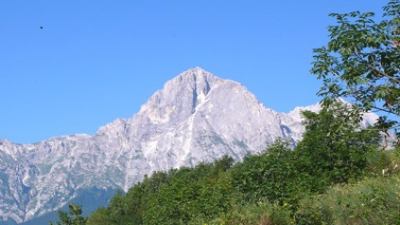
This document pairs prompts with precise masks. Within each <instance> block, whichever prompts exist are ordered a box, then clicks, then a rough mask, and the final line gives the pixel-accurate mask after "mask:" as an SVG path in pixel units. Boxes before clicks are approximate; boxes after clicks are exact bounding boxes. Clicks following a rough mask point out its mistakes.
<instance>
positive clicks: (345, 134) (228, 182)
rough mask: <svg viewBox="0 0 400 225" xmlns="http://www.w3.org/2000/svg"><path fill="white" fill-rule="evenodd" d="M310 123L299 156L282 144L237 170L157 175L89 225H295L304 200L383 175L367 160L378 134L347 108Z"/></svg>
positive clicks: (225, 163)
mask: <svg viewBox="0 0 400 225" xmlns="http://www.w3.org/2000/svg"><path fill="white" fill-rule="evenodd" d="M304 116H305V118H306V121H307V123H306V134H305V136H304V139H303V141H301V142H300V143H299V144H298V146H297V147H295V148H294V149H292V148H290V147H289V145H288V144H286V143H285V142H283V141H279V140H278V141H277V142H276V143H275V144H273V145H272V146H270V147H269V148H268V149H267V150H266V151H265V152H263V153H261V154H259V155H252V156H247V157H246V158H245V159H244V160H243V161H242V162H239V163H236V164H233V161H232V159H231V158H229V157H224V158H223V159H220V160H218V161H216V162H214V163H210V164H201V165H198V166H196V167H195V168H181V169H173V170H170V171H168V172H157V173H154V174H153V175H152V176H151V177H146V178H145V179H144V180H143V182H141V183H139V184H137V185H135V186H134V187H133V188H131V189H130V190H129V192H128V193H126V194H122V193H120V194H117V195H116V196H115V197H114V198H113V199H112V200H111V202H110V204H109V206H108V207H107V208H101V209H98V210H97V211H96V212H94V213H93V214H92V215H90V216H89V218H88V219H87V222H86V223H85V224H87V225H141V224H170V225H177V224H182V225H183V224H257V223H258V222H255V221H265V223H266V224H289V223H291V222H290V221H294V218H295V217H294V216H295V215H296V212H297V211H298V210H299V209H300V207H301V205H302V204H303V203H302V201H303V199H307V198H310V196H314V195H318V194H322V193H324V192H325V191H326V190H327V189H328V188H329V187H330V186H331V185H334V184H344V183H346V182H348V181H349V180H357V179H359V178H361V177H362V176H364V175H365V173H369V174H372V172H371V171H376V170H379V169H381V167H376V168H373V167H371V166H369V165H370V164H371V163H370V162H369V160H368V159H369V158H372V157H371V156H372V155H376V153H378V150H377V149H378V142H379V138H378V137H379V134H378V132H377V130H376V129H361V127H360V126H359V124H360V123H359V122H360V121H359V117H358V115H357V114H353V113H352V110H351V108H349V106H345V105H341V104H339V103H338V104H335V105H333V106H331V107H330V108H325V109H323V110H322V111H321V112H320V113H312V112H305V113H304ZM378 158H379V157H378ZM373 161H374V162H375V161H378V160H377V159H374V160H373ZM385 165H386V164H385ZM368 171H369V172H368ZM66 224H67V223H66ZM62 225H64V224H62Z"/></svg>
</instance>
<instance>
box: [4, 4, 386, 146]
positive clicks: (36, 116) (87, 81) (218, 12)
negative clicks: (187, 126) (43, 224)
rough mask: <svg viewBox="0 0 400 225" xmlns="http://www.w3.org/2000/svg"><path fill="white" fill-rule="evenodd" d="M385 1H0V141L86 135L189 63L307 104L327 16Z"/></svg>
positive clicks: (279, 103)
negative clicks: (312, 68)
mask: <svg viewBox="0 0 400 225" xmlns="http://www.w3.org/2000/svg"><path fill="white" fill-rule="evenodd" d="M384 4H385V1H381V0H379V1H378V0H370V1H365V0H329V1H317V0H305V1H299V0H287V1H280V0H275V1H272V0H271V1H267V0H258V1H253V0H241V1H239V0H237V1H236V0H230V1H228V0H225V1H222V0H179V1H178V0H159V1H153V0H129V1H128V0H126V1H123V0H118V1H111V0H108V1H103V0H85V1H82V0H68V1H54V0H30V1H26V0H2V1H0V139H9V140H11V141H14V142H18V143H29V142H36V141H39V140H42V139H45V138H48V137H52V136H57V135H64V134H72V133H89V134H93V133H94V132H95V131H96V129H97V128H98V127H99V126H101V125H103V124H106V123H108V122H110V121H112V120H114V119H116V118H117V117H123V118H126V117H130V116H131V115H133V114H134V113H135V112H137V110H138V109H139V107H140V105H141V104H143V103H144V102H145V101H146V99H147V98H148V97H149V96H150V95H151V94H152V93H153V92H154V91H155V90H157V89H159V88H161V87H162V85H163V83H164V82H165V81H167V80H169V79H170V78H172V77H173V76H175V75H177V74H178V73H180V72H182V71H184V70H186V69H188V68H190V67H194V66H201V67H203V68H205V69H207V70H209V71H211V72H213V73H215V74H217V75H219V76H221V77H223V78H229V79H232V80H237V81H239V82H241V83H243V84H244V85H245V86H247V87H248V89H249V90H250V91H252V92H253V93H254V94H256V95H257V96H258V98H259V100H260V101H262V102H263V103H264V104H265V105H266V106H268V107H270V108H273V109H276V110H278V111H289V110H290V109H292V108H293V107H295V106H297V105H307V104H312V103H315V102H316V101H318V98H317V97H316V96H315V93H316V91H317V90H318V85H319V83H318V82H317V81H316V80H315V78H314V77H312V76H311V75H309V69H310V63H311V60H312V57H311V56H312V49H313V48H316V47H319V46H321V45H323V44H324V43H326V41H327V31H326V28H327V26H328V25H329V24H331V23H332V22H333V21H332V20H331V19H330V18H328V16H327V14H328V13H330V12H346V11H351V10H363V11H364V10H367V11H379V10H380V9H381V6H382V5H384ZM40 26H43V29H40Z"/></svg>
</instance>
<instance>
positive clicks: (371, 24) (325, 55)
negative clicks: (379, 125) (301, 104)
mask: <svg viewBox="0 0 400 225" xmlns="http://www.w3.org/2000/svg"><path fill="white" fill-rule="evenodd" d="M330 16H332V17H334V18H335V19H336V24H335V25H333V26H330V27H329V37H330V40H329V42H328V44H327V45H326V46H324V47H321V48H317V49H315V50H314V62H313V67H312V70H311V72H312V73H313V74H314V75H316V76H317V78H318V79H320V80H322V81H323V86H322V88H321V89H320V91H319V95H321V96H323V97H324V103H326V104H329V103H332V102H334V101H335V100H336V99H337V98H338V97H346V98H347V99H349V100H350V101H351V102H352V103H354V104H355V105H357V106H359V107H360V108H361V109H363V110H365V111H369V110H377V111H383V112H386V113H388V114H390V115H391V116H392V118H395V119H394V120H397V121H398V119H399V116H400V1H399V0H390V1H389V3H388V4H387V5H386V6H385V7H384V8H383V18H382V19H381V20H380V21H376V19H375V14H374V13H372V12H367V13H361V12H359V11H355V12H350V13H344V14H339V13H332V14H331V15H330ZM381 122H383V120H382V121H381ZM391 125H394V124H391Z"/></svg>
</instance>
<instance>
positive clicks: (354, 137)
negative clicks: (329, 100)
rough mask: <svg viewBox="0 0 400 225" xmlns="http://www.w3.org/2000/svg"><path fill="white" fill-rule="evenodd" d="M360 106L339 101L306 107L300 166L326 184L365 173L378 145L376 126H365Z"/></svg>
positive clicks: (299, 151)
mask: <svg viewBox="0 0 400 225" xmlns="http://www.w3.org/2000/svg"><path fill="white" fill-rule="evenodd" d="M358 114H359V113H358V112H357V110H354V109H352V106H350V105H347V104H342V103H340V102H335V103H334V104H331V105H330V106H329V107H323V108H322V109H321V111H320V112H319V113H314V112H310V111H306V112H304V113H303V115H304V117H305V119H306V120H305V126H306V132H305V134H304V137H303V140H302V141H301V142H300V143H299V144H298V146H297V147H296V150H295V153H296V154H297V156H296V158H297V159H298V161H297V164H298V166H297V167H298V170H299V171H301V172H306V173H307V174H309V175H310V176H311V177H313V178H317V179H318V180H316V181H317V182H319V183H320V185H317V186H316V187H318V186H320V187H324V186H326V185H330V184H333V183H342V182H347V181H348V180H349V179H350V178H356V177H358V176H360V175H362V173H363V171H364V169H365V167H366V166H367V154H368V152H370V151H374V150H376V149H378V145H379V140H380V137H379V133H378V130H377V129H375V127H370V128H367V129H362V128H361V127H360V120H361V119H362V118H360V117H359V115H358Z"/></svg>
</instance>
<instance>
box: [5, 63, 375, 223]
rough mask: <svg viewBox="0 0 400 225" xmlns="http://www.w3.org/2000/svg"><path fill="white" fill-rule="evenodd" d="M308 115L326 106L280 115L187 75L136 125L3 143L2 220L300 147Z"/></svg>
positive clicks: (197, 74) (237, 90)
mask: <svg viewBox="0 0 400 225" xmlns="http://www.w3.org/2000/svg"><path fill="white" fill-rule="evenodd" d="M303 110H312V111H318V110H319V105H318V104H316V105H313V106H309V107H303V108H302V107H298V108H296V109H294V110H293V111H292V112H289V113H279V112H275V111H273V110H271V109H269V108H266V107H264V106H263V104H261V103H260V102H259V101H258V100H257V98H256V97H255V96H254V95H253V94H251V93H250V92H249V91H248V90H247V89H246V88H245V87H243V86H242V85H241V84H239V83H237V82H234V81H230V80H224V79H221V78H219V77H217V76H214V75H213V74H211V73H209V72H207V71H205V70H203V69H201V68H198V67H196V68H193V69H190V70H187V71H185V72H183V73H182V74H180V75H179V76H177V77H176V78H174V79H172V80H170V81H168V82H167V83H166V84H165V86H164V87H163V88H162V89H161V90H159V91H157V92H156V93H155V94H154V95H153V96H152V97H151V98H150V99H149V100H148V102H147V103H146V104H145V105H143V106H142V107H141V109H140V111H139V112H138V113H137V114H136V115H134V116H133V117H132V118H129V119H117V120H115V121H114V122H112V123H110V124H107V125H105V126H103V127H101V128H100V129H98V131H97V133H96V134H95V135H93V136H90V135H71V136H64V137H57V138H51V139H49V140H46V141H42V142H39V143H35V144H26V145H21V144H14V143H11V142H9V141H6V140H3V141H0V200H1V201H0V220H3V221H7V220H13V221H15V222H17V223H22V222H24V221H29V220H31V219H33V218H37V217H40V216H42V215H45V214H47V213H50V212H53V211H55V210H57V209H60V208H61V207H63V206H64V205H65V204H67V203H68V202H70V201H71V200H73V199H76V198H82V193H85V191H86V192H87V190H92V189H96V190H102V191H104V192H108V191H109V190H121V189H122V190H124V191H127V190H128V189H129V188H130V187H131V186H132V185H134V184H135V183H137V182H139V181H140V180H142V179H143V177H144V176H145V175H149V174H151V173H152V172H153V171H161V170H168V169H171V168H179V167H182V166H193V165H196V164H198V163H200V162H211V161H213V160H215V159H218V158H220V157H222V156H224V155H230V156H231V157H233V158H234V159H235V160H240V159H242V158H243V157H244V156H245V155H247V154H254V153H258V152H260V151H263V150H264V149H265V148H266V147H267V146H268V145H269V144H271V143H273V142H274V141H275V140H277V139H278V138H282V139H286V140H288V141H290V142H291V143H293V144H295V143H296V142H298V141H299V140H300V139H301V137H302V134H303V132H304V127H303V125H302V118H301V111H303ZM367 120H368V121H367V123H372V122H373V121H374V120H376V116H375V115H373V114H371V115H369V117H368V118H367ZM95 204H97V203H95Z"/></svg>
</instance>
